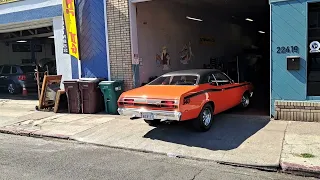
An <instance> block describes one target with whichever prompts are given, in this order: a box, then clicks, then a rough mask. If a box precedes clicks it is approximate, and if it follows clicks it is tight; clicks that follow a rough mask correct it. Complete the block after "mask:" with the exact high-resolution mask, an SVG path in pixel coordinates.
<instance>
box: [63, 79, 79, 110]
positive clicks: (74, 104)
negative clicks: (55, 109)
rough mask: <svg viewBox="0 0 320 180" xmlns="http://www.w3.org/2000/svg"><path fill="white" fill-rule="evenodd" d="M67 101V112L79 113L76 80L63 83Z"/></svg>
mask: <svg viewBox="0 0 320 180" xmlns="http://www.w3.org/2000/svg"><path fill="white" fill-rule="evenodd" d="M63 84H64V89H65V91H66V94H67V99H68V112H69V113H81V101H80V100H81V99H80V91H79V84H78V80H67V81H63Z"/></svg>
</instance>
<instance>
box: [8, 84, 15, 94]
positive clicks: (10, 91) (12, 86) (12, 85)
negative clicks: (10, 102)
mask: <svg viewBox="0 0 320 180" xmlns="http://www.w3.org/2000/svg"><path fill="white" fill-rule="evenodd" d="M15 91H16V89H15V86H14V84H9V85H8V92H9V93H10V94H14V93H15Z"/></svg>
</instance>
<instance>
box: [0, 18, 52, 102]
mask: <svg viewBox="0 0 320 180" xmlns="http://www.w3.org/2000/svg"><path fill="white" fill-rule="evenodd" d="M0 54H1V57H0V66H1V65H8V66H7V69H8V67H11V71H10V73H8V72H9V69H8V70H7V71H8V72H4V70H3V71H2V72H1V70H0V75H1V77H5V76H6V77H7V79H8V77H9V76H14V74H15V73H16V71H17V70H16V68H14V67H12V66H17V67H18V68H21V67H22V68H21V70H22V71H23V73H28V74H34V81H35V83H36V81H37V80H36V75H35V72H36V71H37V70H36V66H37V65H38V70H39V72H40V73H41V74H43V73H44V72H47V73H48V74H56V60H55V46H54V35H53V26H52V19H49V20H45V21H43V20H42V21H41V22H24V23H19V24H11V25H1V26H0ZM18 71H19V70H18ZM24 71H25V72H24ZM42 77H43V76H42ZM42 77H41V76H40V78H39V80H40V81H41V79H42ZM9 78H10V77H9ZM0 81H2V83H1V82H0V84H1V85H2V87H0V88H1V90H0V92H1V94H2V96H6V95H8V94H10V93H9V92H8V89H7V87H6V86H7V84H8V83H7V82H5V81H6V80H5V79H3V78H2V79H0ZM27 89H28V95H29V96H31V97H37V92H38V91H37V86H34V87H33V86H32V87H31V86H30V87H29V88H27ZM12 95H13V96H17V97H18V96H21V91H19V93H14V94H12Z"/></svg>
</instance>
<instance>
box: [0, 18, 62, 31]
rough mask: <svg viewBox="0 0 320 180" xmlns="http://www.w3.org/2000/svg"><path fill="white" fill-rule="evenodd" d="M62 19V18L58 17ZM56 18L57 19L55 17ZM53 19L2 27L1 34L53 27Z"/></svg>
mask: <svg viewBox="0 0 320 180" xmlns="http://www.w3.org/2000/svg"><path fill="white" fill-rule="evenodd" d="M57 17H60V16H57ZM53 18H56V17H53ZM53 18H46V19H39V20H34V21H25V22H19V23H10V24H3V25H0V33H7V32H14V31H22V30H27V29H36V28H42V27H47V26H52V25H53Z"/></svg>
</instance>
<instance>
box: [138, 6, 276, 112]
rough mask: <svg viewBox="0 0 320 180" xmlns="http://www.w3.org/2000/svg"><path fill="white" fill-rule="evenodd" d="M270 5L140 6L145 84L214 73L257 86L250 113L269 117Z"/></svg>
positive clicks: (139, 30)
mask: <svg viewBox="0 0 320 180" xmlns="http://www.w3.org/2000/svg"><path fill="white" fill-rule="evenodd" d="M269 17H270V16H269V4H268V1H265V0H245V1H238V0H229V1H225V0H152V1H148V2H141V3H137V4H136V20H137V24H136V25H137V34H138V50H139V58H140V66H139V73H140V74H139V77H140V82H141V84H142V85H143V84H145V83H148V82H150V81H151V80H152V79H154V78H155V77H156V76H160V75H162V74H164V73H167V72H170V71H175V70H185V69H199V68H206V69H207V68H210V69H211V68H212V69H219V70H222V71H223V72H225V73H226V74H228V75H229V76H230V77H231V78H232V79H233V80H234V81H235V82H243V81H250V82H252V83H253V84H254V86H255V89H256V90H255V96H254V98H253V100H252V108H250V109H248V110H247V111H246V112H243V111H242V110H237V109H235V110H233V111H232V112H231V113H240V114H243V113H244V114H255V115H256V114H258V115H269V110H270V48H269V47H270V45H269V37H270V36H269V29H270V27H269V24H270V23H269V22H270V20H269Z"/></svg>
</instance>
